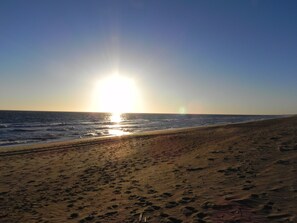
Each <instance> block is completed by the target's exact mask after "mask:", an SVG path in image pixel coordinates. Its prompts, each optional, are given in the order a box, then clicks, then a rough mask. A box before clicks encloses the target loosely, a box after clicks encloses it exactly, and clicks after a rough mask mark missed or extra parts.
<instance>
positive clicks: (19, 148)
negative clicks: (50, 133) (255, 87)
mask: <svg viewBox="0 0 297 223" xmlns="http://www.w3.org/2000/svg"><path fill="white" fill-rule="evenodd" d="M294 116H297V115H283V116H282V117H277V118H270V119H263V120H252V121H242V122H236V123H224V124H214V125H206V126H195V127H183V128H171V129H160V130H152V131H144V132H137V133H131V134H125V135H121V136H102V137H90V138H81V139H79V138H78V139H68V140H61V141H60V140H58V141H48V142H38V143H28V144H19V145H8V146H0V156H5V155H6V154H10V153H11V155H14V152H19V153H15V154H23V153H25V152H26V151H29V150H32V151H34V152H42V151H44V150H43V149H47V150H48V149H50V147H67V146H69V147H71V146H72V145H74V146H75V145H76V144H77V145H79V146H84V145H88V144H91V145H96V144H99V143H104V142H109V141H113V140H120V139H125V138H131V137H142V136H153V135H167V134H177V133H180V132H187V131H195V130H199V129H203V128H213V127H223V126H228V125H238V124H245V123H254V122H262V121H268V120H278V119H284V118H290V117H294ZM37 150H39V151H37ZM47 150H46V151H47ZM22 152H23V153H22Z"/></svg>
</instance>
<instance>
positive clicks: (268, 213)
mask: <svg viewBox="0 0 297 223" xmlns="http://www.w3.org/2000/svg"><path fill="white" fill-rule="evenodd" d="M0 179H1V181H0V222H145V221H147V222H175V223H176V222H229V223H230V222H261V223H265V222H267V223H268V222H297V205H296V199H297V117H296V116H294V117H288V118H282V119H275V120H266V121H258V122H250V123H243V124H232V125H231V124H230V125H224V126H216V127H203V128H195V129H183V130H176V131H167V132H166V131H162V132H156V133H147V134H141V135H135V136H123V137H116V138H113V139H104V140H102V139H97V140H96V139H95V140H88V141H73V142H67V143H55V144H49V145H36V146H33V147H28V148H26V147H20V148H17V149H15V148H14V149H2V150H1V149H0Z"/></svg>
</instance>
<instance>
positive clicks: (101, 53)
mask: <svg viewBox="0 0 297 223" xmlns="http://www.w3.org/2000/svg"><path fill="white" fill-rule="evenodd" d="M296 12H297V1H294V0H279V1H275V0H266V1H265V0H259V1H257V0H250V1H244V0H241V1H238V0H225V1H224V0H217V1H213V0H205V1H199V0H195V1H181V0H178V1H173V0H167V1H166V0H158V1H153V0H147V1H140V0H127V1H125V0H119V1H112V0H108V1H103V0H102V1H101V0H100V1H99V0H97V1H95V0H81V1H76V0H43V1H39V0H36V1H31V0H26V1H23V0H19V1H16V0H1V1H0V109H21V110H64V111H65V110H69V111H88V110H89V106H90V103H91V98H92V94H93V92H94V90H93V88H94V82H96V80H100V79H102V78H104V77H105V76H108V75H109V74H111V73H112V72H113V71H114V70H118V71H119V72H120V73H121V74H123V75H125V76H127V77H129V78H133V79H134V80H135V81H136V83H137V84H138V86H139V89H140V91H141V98H142V101H143V104H142V107H139V108H137V109H136V110H135V112H170V113H178V112H180V111H183V112H187V113H220V114H225V113H233V114H239V113H240V114H292V113H294V114H296V113H297V13H296Z"/></svg>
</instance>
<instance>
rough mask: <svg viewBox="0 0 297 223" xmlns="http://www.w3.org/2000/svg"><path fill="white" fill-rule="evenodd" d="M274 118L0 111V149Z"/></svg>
mask: <svg viewBox="0 0 297 223" xmlns="http://www.w3.org/2000/svg"><path fill="white" fill-rule="evenodd" d="M277 117H281V116H269V115H189V114H134V113H133V114H132V113H131V114H110V113H87V112H35V111H0V147H1V146H11V145H19V144H35V143H41V142H42V143H44V142H50V141H63V140H70V139H81V138H92V137H106V136H116V135H126V134H133V133H138V132H145V131H154V130H162V129H174V128H184V127H196V126H209V125H217V124H228V123H239V122H247V121H255V120H264V119H271V118H277Z"/></svg>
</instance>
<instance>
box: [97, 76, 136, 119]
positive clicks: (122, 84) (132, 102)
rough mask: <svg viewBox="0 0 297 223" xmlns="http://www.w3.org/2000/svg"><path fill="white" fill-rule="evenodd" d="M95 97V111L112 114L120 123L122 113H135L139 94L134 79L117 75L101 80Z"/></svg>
mask: <svg viewBox="0 0 297 223" xmlns="http://www.w3.org/2000/svg"><path fill="white" fill-rule="evenodd" d="M94 96H95V97H94V100H95V105H94V110H95V111H100V112H110V113H112V114H113V117H114V120H112V121H115V122H119V121H120V120H119V119H120V114H121V113H127V112H133V111H135V107H136V102H137V97H138V92H137V86H136V84H135V81H134V80H133V79H130V78H127V77H124V76H121V75H118V74H116V75H112V76H110V77H107V78H106V79H103V80H100V81H99V82H98V84H97V86H96V89H95V95H94Z"/></svg>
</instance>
